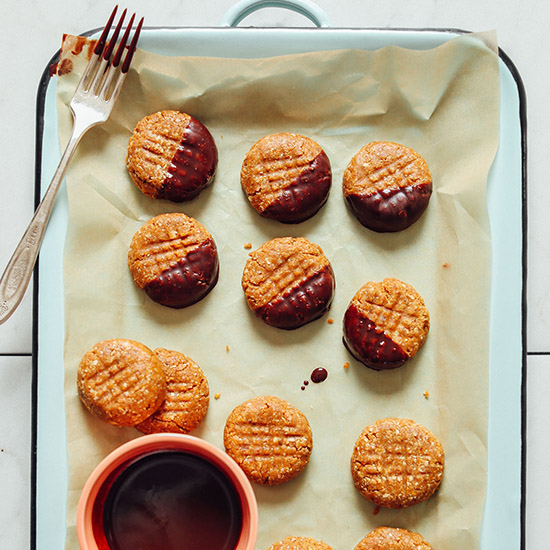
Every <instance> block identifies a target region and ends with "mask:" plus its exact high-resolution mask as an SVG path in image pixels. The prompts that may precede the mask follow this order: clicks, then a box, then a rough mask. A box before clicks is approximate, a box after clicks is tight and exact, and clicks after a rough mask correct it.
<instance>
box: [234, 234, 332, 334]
mask: <svg viewBox="0 0 550 550" xmlns="http://www.w3.org/2000/svg"><path fill="white" fill-rule="evenodd" d="M249 256H250V257H249V259H248V261H247V262H246V265H245V268H244V272H243V277H242V287H243V290H244V292H245V295H246V300H247V302H248V305H249V307H250V309H251V310H252V311H253V312H254V314H255V315H257V316H258V317H260V318H261V319H262V320H263V321H264V322H265V323H267V324H268V325H271V326H274V327H278V328H282V329H287V330H290V329H295V328H298V327H301V326H302V325H305V324H306V323H309V322H310V321H313V320H315V319H318V318H319V317H321V316H322V315H324V314H325V313H326V312H327V311H328V309H329V308H330V305H331V303H332V298H333V295H334V288H335V280H334V272H333V271H332V266H331V265H330V262H329V261H328V259H327V257H326V256H325V255H324V254H323V251H322V250H321V248H320V247H319V246H318V245H316V244H314V243H312V242H310V241H308V240H307V239H304V238H303V237H297V238H293V237H282V238H277V239H272V240H271V241H268V242H266V243H264V244H263V245H262V246H261V247H260V248H258V250H256V251H254V252H251V253H250V254H249Z"/></svg>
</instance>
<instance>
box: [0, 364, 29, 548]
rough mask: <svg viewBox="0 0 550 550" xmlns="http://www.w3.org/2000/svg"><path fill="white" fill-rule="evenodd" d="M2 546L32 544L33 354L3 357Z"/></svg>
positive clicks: (0, 418)
mask: <svg viewBox="0 0 550 550" xmlns="http://www.w3.org/2000/svg"><path fill="white" fill-rule="evenodd" d="M0 392H1V398H0V487H1V491H2V498H0V517H1V518H2V521H1V523H0V541H1V542H0V547H2V548H11V549H12V550H20V549H21V550H22V549H24V548H29V544H30V462H31V452H30V449H31V358H30V357H0Z"/></svg>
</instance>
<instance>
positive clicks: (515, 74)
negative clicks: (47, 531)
mask: <svg viewBox="0 0 550 550" xmlns="http://www.w3.org/2000/svg"><path fill="white" fill-rule="evenodd" d="M101 30H102V28H101V27H98V28H94V29H91V30H89V31H85V32H83V33H81V34H80V35H81V36H86V37H89V36H93V35H94V34H95V33H97V32H99V31H101ZM143 31H145V32H147V31H190V32H203V31H215V32H221V33H223V32H228V31H229V32H233V33H241V32H242V33H244V32H248V33H249V32H257V31H259V32H261V31H269V32H285V33H287V32H289V31H290V32H293V31H295V32H304V31H305V32H315V33H330V32H334V31H343V32H354V31H363V32H364V31H369V32H381V33H382V32H396V33H407V32H408V33H424V32H425V33H430V32H431V33H441V34H459V35H461V34H471V33H472V31H468V30H464V29H459V28H452V27H444V28H431V27H425V28H414V27H388V28H382V27H332V26H330V27H260V26H258V27H256V26H249V27H223V26H206V27H201V26H189V27H187V26H185V27H178V26H151V27H148V26H146V27H143ZM60 52H61V50H60V49H59V50H57V51H56V52H55V53H54V55H53V56H52V57H51V58H50V61H49V62H48V64H47V65H46V67H45V69H44V70H43V72H42V75H41V77H40V80H39V84H38V89H37V95H36V106H35V156H34V160H35V169H34V207H35V209H36V207H37V206H38V204H39V202H40V198H41V187H42V186H41V183H42V152H43V143H44V115H45V99H46V92H47V89H48V86H49V84H50V81H51V78H52V76H53V75H52V67H53V66H55V65H56V64H57V62H58V61H59V57H60ZM498 56H499V58H500V60H501V61H502V62H503V63H504V65H505V66H506V68H507V69H508V70H509V72H510V75H511V76H512V78H513V80H514V82H515V85H516V87H517V93H518V100H519V109H518V110H519V112H518V116H519V128H520V133H521V140H520V152H521V209H520V211H521V229H522V235H521V390H520V413H521V418H520V427H521V434H520V442H521V452H520V457H521V465H520V488H521V494H520V550H525V540H526V533H525V523H526V449H527V391H526V377H527V355H528V352H527V245H528V239H527V229H528V228H527V220H528V209H527V94H526V90H525V86H524V84H523V80H522V78H521V75H520V73H519V71H518V69H517V67H516V65H515V64H514V62H513V61H512V59H511V58H510V57H509V56H508V55H507V54H506V52H505V51H504V50H503V49H502V48H501V47H498ZM39 270H40V264H39V262H37V263H36V266H35V268H34V272H33V305H32V352H31V353H32V371H31V447H30V448H31V472H30V486H31V487H30V549H31V550H36V543H37V529H36V527H37V461H38V346H39V291H40V289H39V286H40V284H39V283H40V281H39V279H40V277H39Z"/></svg>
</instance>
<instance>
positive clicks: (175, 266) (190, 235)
mask: <svg viewBox="0 0 550 550" xmlns="http://www.w3.org/2000/svg"><path fill="white" fill-rule="evenodd" d="M128 267H129V269H130V273H131V274H132V277H133V279H134V281H135V283H136V285H137V286H138V287H139V288H141V289H142V290H144V291H145V292H146V293H147V295H148V296H149V297H150V298H151V299H152V300H154V301H155V302H158V303H159V304H162V305H164V306H168V307H173V308H182V307H187V306H190V305H192V304H194V303H196V302H198V301H199V300H202V298H204V297H205V296H206V295H207V294H208V293H209V292H210V291H211V290H212V288H214V286H215V285H216V283H217V281H218V270H219V262H218V252H217V249H216V244H215V243H214V239H213V238H212V235H210V233H209V232H208V231H207V230H206V229H205V228H204V227H203V226H202V225H201V224H200V223H199V222H198V221H197V220H195V219H193V218H190V217H189V216H186V215H185V214H181V213H173V214H161V215H160V216H156V217H155V218H152V219H151V220H149V221H148V222H147V223H146V224H145V225H144V226H143V227H142V228H141V229H140V230H139V231H137V233H136V234H135V235H134V237H133V239H132V242H131V244H130V250H129V252H128Z"/></svg>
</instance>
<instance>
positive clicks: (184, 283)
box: [143, 239, 219, 308]
mask: <svg viewBox="0 0 550 550" xmlns="http://www.w3.org/2000/svg"><path fill="white" fill-rule="evenodd" d="M218 272H219V262H218V252H217V250H216V245H215V243H214V241H213V240H212V239H208V240H206V241H204V242H203V243H202V244H201V245H200V246H199V247H198V248H196V249H195V250H192V251H191V252H190V253H189V254H187V256H186V257H185V258H183V259H182V260H180V261H179V262H178V263H176V264H174V265H173V266H172V267H171V268H170V269H167V270H165V271H163V272H162V273H161V274H160V275H159V276H158V277H157V278H156V279H155V280H153V281H151V282H150V283H149V284H147V285H146V286H145V287H144V289H143V290H145V292H146V293H147V295H148V296H149V297H150V298H151V299H152V300H154V301H155V302H157V303H159V304H162V305H163V306H168V307H173V308H182V307H187V306H190V305H192V304H194V303H196V302H198V301H199V300H201V299H202V298H204V297H205V296H206V295H207V294H208V293H209V292H210V291H211V290H212V289H213V288H214V286H215V285H216V283H217V281H218Z"/></svg>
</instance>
